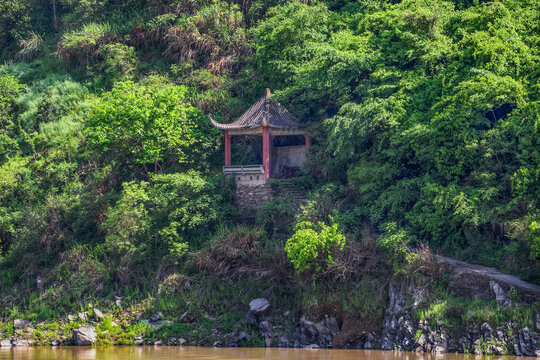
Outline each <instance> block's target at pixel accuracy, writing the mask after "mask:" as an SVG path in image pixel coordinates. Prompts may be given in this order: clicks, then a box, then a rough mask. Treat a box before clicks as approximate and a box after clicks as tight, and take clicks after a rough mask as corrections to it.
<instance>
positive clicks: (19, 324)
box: [13, 319, 29, 329]
mask: <svg viewBox="0 0 540 360" xmlns="http://www.w3.org/2000/svg"><path fill="white" fill-rule="evenodd" d="M28 324H29V321H26V320H22V319H15V320H13V327H14V328H15V329H24V328H25V327H26V325H28Z"/></svg>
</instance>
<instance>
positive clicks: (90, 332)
mask: <svg viewBox="0 0 540 360" xmlns="http://www.w3.org/2000/svg"><path fill="white" fill-rule="evenodd" d="M72 334H73V344H74V345H77V346H88V345H92V344H94V343H95V342H96V340H97V333H96V329H95V328H94V327H93V326H83V327H80V328H78V329H75V330H73V333H72Z"/></svg>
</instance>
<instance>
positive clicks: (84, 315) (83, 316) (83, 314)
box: [77, 312, 88, 321]
mask: <svg viewBox="0 0 540 360" xmlns="http://www.w3.org/2000/svg"><path fill="white" fill-rule="evenodd" d="M77 318H78V319H79V320H81V321H86V320H88V314H87V313H86V312H80V313H79V314H77Z"/></svg>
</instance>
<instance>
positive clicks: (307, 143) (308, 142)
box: [304, 135, 311, 151]
mask: <svg viewBox="0 0 540 360" xmlns="http://www.w3.org/2000/svg"><path fill="white" fill-rule="evenodd" d="M304 137H305V138H306V151H308V150H309V148H310V147H311V136H309V135H304Z"/></svg>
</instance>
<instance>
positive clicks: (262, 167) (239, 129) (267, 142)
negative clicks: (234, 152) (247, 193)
mask: <svg viewBox="0 0 540 360" xmlns="http://www.w3.org/2000/svg"><path fill="white" fill-rule="evenodd" d="M210 120H211V121H212V124H213V125H214V126H215V127H216V128H218V129H220V130H223V134H224V136H225V166H224V167H223V172H224V173H225V175H233V176H235V179H236V182H237V184H239V182H240V183H242V184H244V185H260V184H265V183H266V180H268V178H270V176H273V175H277V174H278V173H279V171H280V169H282V168H283V167H284V166H290V167H298V166H300V165H301V164H302V163H303V162H305V160H306V151H307V150H308V149H309V147H310V145H311V138H310V136H309V135H308V131H307V129H306V128H305V127H304V126H302V124H300V123H299V122H298V120H297V119H296V118H295V117H294V116H293V115H292V114H291V113H290V112H289V111H288V110H287V109H285V108H284V107H283V106H282V105H281V104H279V103H278V102H277V101H275V100H272V99H271V94H270V90H269V89H266V91H265V94H264V95H263V96H262V97H261V98H260V99H259V100H258V101H257V102H256V103H255V104H253V105H252V106H251V107H250V108H249V109H248V110H247V111H246V112H245V113H244V114H242V115H241V116H240V117H239V118H238V119H237V120H236V121H234V122H232V123H230V124H220V123H217V122H215V121H214V120H213V119H212V118H210ZM241 135H250V136H262V164H259V165H232V164H231V137H232V136H241ZM283 137H290V138H289V139H290V140H291V141H279V140H286V139H283ZM280 138H281V139H280ZM298 138H300V139H302V141H301V142H299V141H298V140H297V139H298ZM274 143H276V145H274ZM290 143H292V145H290ZM279 144H286V146H283V145H281V146H278V145H279Z"/></svg>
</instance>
